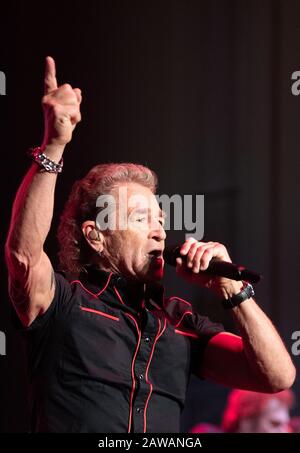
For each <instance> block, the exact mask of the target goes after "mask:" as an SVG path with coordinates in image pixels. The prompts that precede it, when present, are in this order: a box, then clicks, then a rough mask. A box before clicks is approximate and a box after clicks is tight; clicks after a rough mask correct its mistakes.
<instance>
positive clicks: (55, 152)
mask: <svg viewBox="0 0 300 453" xmlns="http://www.w3.org/2000/svg"><path fill="white" fill-rule="evenodd" d="M65 147H66V145H60V144H56V143H46V142H43V144H42V145H41V149H42V150H43V153H45V154H46V155H47V157H49V159H51V160H54V161H55V162H59V161H60V159H61V158H62V155H63V153H64V150H65Z"/></svg>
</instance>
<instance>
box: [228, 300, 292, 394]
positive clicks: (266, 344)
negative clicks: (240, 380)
mask: <svg viewBox="0 0 300 453" xmlns="http://www.w3.org/2000/svg"><path fill="white" fill-rule="evenodd" d="M232 313H233V316H234V319H235V321H236V323H237V325H238V328H239V331H240V334H241V337H242V339H243V346H244V353H245V355H246V358H247V362H248V365H249V367H250V369H251V371H252V372H253V375H254V376H255V377H256V378H257V379H259V380H260V381H261V383H262V385H263V386H265V388H266V391H274V392H276V391H280V390H282V389H284V388H288V387H290V386H291V385H292V384H293V382H294V379H295V367H294V365H293V362H292V360H291V357H290V355H289V353H288V352H287V350H286V348H285V346H284V344H283V342H282V340H281V338H280V336H279V334H278V333H277V331H276V329H275V327H274V326H273V324H272V323H271V321H270V319H269V318H268V317H267V316H266V315H265V313H264V312H263V311H262V310H261V309H260V307H259V306H258V305H257V304H256V303H255V301H254V300H253V299H249V300H246V301H245V302H243V303H241V304H240V305H239V306H237V307H235V308H233V309H232Z"/></svg>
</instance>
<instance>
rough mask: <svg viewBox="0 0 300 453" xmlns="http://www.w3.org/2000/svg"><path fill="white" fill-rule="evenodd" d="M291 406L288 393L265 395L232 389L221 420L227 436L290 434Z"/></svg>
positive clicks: (290, 396) (289, 392)
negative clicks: (234, 434)
mask: <svg viewBox="0 0 300 453" xmlns="http://www.w3.org/2000/svg"><path fill="white" fill-rule="evenodd" d="M293 404H294V394H293V392H292V391H291V390H284V391H282V392H279V393H273V394H269V393H268V394H267V393H257V392H250V391H246V390H233V391H232V392H231V393H230V394H229V397H228V401H227V406H226V408H225V411H224V414H223V420H222V428H223V430H224V432H227V433H289V432H291V429H290V426H289V423H290V414H289V410H290V408H291V407H292V405H293Z"/></svg>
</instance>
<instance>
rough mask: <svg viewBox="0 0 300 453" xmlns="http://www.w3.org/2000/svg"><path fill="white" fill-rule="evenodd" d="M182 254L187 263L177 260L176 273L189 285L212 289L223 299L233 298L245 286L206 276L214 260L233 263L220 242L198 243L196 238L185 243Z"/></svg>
mask: <svg viewBox="0 0 300 453" xmlns="http://www.w3.org/2000/svg"><path fill="white" fill-rule="evenodd" d="M180 254H181V255H183V256H186V262H185V261H184V260H183V259H182V258H177V260H176V262H177V266H176V272H177V275H179V276H181V277H183V278H184V279H185V280H187V281H188V282H189V283H195V284H197V285H199V286H202V287H206V288H211V289H212V290H213V291H215V292H216V293H217V294H219V295H220V296H222V297H225V298H227V297H231V296H232V295H234V294H237V293H239V292H240V290H241V288H242V286H243V284H242V283H241V282H238V281H233V280H229V279H228V278H225V277H216V276H211V275H208V274H205V273H203V272H201V271H205V270H206V269H207V268H208V266H209V263H210V261H211V260H212V259H218V260H220V261H227V262H231V259H230V256H229V254H228V252H227V249H226V247H225V246H224V245H223V244H220V243H218V242H198V241H197V240H196V239H194V238H189V239H187V240H186V241H185V243H184V244H183V245H182V247H181V249H180Z"/></svg>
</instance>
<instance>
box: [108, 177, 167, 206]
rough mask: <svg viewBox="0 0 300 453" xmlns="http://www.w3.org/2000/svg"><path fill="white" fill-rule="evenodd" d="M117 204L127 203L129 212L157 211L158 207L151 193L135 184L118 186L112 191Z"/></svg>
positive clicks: (146, 188)
mask: <svg viewBox="0 0 300 453" xmlns="http://www.w3.org/2000/svg"><path fill="white" fill-rule="evenodd" d="M114 193H115V195H116V199H117V202H118V204H123V203H124V202H126V203H127V206H128V208H129V209H130V210H134V209H151V210H153V209H154V210H159V209H160V208H159V205H158V202H157V200H156V197H155V195H154V194H153V192H152V191H151V190H150V189H149V188H148V187H145V186H142V185H141V184H137V183H126V184H120V185H119V186H118V187H117V188H116V189H114Z"/></svg>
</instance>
